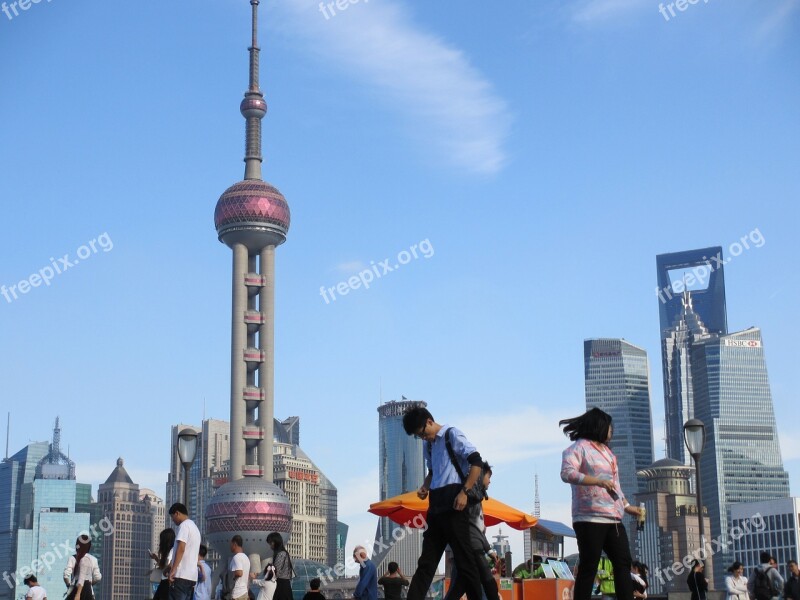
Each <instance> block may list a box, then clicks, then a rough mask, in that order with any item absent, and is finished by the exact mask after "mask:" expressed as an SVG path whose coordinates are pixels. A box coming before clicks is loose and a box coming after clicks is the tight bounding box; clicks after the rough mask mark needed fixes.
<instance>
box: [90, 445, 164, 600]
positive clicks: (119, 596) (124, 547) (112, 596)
mask: <svg viewBox="0 0 800 600" xmlns="http://www.w3.org/2000/svg"><path fill="white" fill-rule="evenodd" d="M97 501H98V503H99V504H100V506H101V507H102V509H103V513H104V514H105V516H106V518H107V519H108V520H109V521H110V522H111V524H112V525H113V527H114V529H113V533H112V534H111V535H108V536H106V538H105V540H104V544H103V568H104V572H103V579H102V581H101V582H100V586H99V587H100V588H101V592H100V594H99V596H100V598H103V599H104V600H129V599H131V598H148V597H151V596H152V590H151V588H150V579H149V575H150V568H151V567H152V560H151V559H150V556H149V554H148V550H153V551H155V550H156V549H155V548H152V547H151V544H152V541H153V528H154V523H153V513H152V512H151V507H150V505H149V502H147V501H143V500H142V499H141V490H140V489H139V486H138V484H136V483H134V482H133V480H132V479H131V477H130V475H128V472H127V471H126V470H125V464H124V461H123V460H122V459H121V458H119V459H117V466H116V467H115V468H114V470H113V471H111V474H110V475H109V476H108V479H106V481H105V483H101V484H100V487H99V490H98V492H97Z"/></svg>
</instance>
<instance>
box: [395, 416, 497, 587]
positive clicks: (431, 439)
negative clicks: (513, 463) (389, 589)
mask: <svg viewBox="0 0 800 600" xmlns="http://www.w3.org/2000/svg"><path fill="white" fill-rule="evenodd" d="M403 429H404V430H405V432H406V434H408V435H413V436H414V437H416V438H418V439H421V440H423V441H424V456H425V463H426V466H427V467H428V474H427V475H426V476H425V481H424V482H423V483H422V485H421V486H420V488H419V490H417V496H419V498H421V499H424V498H428V496H429V495H430V501H429V505H428V513H427V517H426V520H427V524H428V527H427V529H425V533H423V534H422V553H421V555H420V557H419V560H418V561H417V571H416V572H415V573H414V576H413V577H412V578H411V585H410V586H409V588H408V600H424V598H425V597H426V596H427V595H428V590H429V588H430V586H431V582H432V581H433V576H434V574H435V573H436V567H437V566H438V565H439V561H440V560H441V558H442V555H443V554H444V550H445V548H446V547H447V545H448V544H449V545H450V549H451V550H452V551H453V558H454V559H455V562H456V567H457V569H458V573H459V577H460V578H461V579H463V581H464V590H465V591H466V593H467V598H468V599H469V600H481V596H482V589H481V582H480V577H479V575H478V572H479V571H478V566H477V565H476V564H475V557H474V553H473V552H472V545H471V543H470V529H471V528H470V523H469V511H467V510H465V509H466V508H467V505H468V504H469V503H470V501H472V503H475V502H480V500H481V498H479V497H475V493H474V486H475V484H476V483H477V482H478V479H479V478H480V476H481V466H482V465H483V459H482V458H481V455H480V453H479V452H478V450H477V449H476V448H475V446H474V445H473V444H472V443H471V442H470V441H469V440H468V439H467V437H466V436H465V435H464V434H463V433H462V432H461V431H459V430H458V429H456V428H455V427H448V426H446V425H440V424H439V423H437V422H436V421H434V420H433V416H432V415H431V413H430V412H428V409H426V408H424V407H421V406H418V407H414V408H411V409H409V410H407V411H406V413H405V414H404V415H403Z"/></svg>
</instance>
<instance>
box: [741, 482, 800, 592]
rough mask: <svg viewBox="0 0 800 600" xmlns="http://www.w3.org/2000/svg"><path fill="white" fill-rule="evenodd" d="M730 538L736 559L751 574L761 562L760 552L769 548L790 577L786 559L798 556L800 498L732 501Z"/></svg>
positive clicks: (783, 575)
mask: <svg viewBox="0 0 800 600" xmlns="http://www.w3.org/2000/svg"><path fill="white" fill-rule="evenodd" d="M730 511H731V522H730V525H731V528H730V532H729V533H730V539H731V542H732V545H733V556H734V560H738V561H739V562H741V563H742V564H743V565H744V569H745V570H744V572H745V574H746V575H749V574H750V573H752V572H753V569H754V568H755V567H757V566H758V565H759V564H761V561H760V559H759V555H760V554H761V552H762V551H764V552H769V553H770V554H772V555H773V556H774V557H775V560H776V561H777V562H778V567H777V568H778V571H780V573H781V576H782V577H783V578H784V579H786V578H787V577H788V575H789V573H787V572H786V563H787V562H789V561H790V560H798V559H800V557H799V556H798V547H800V546H798V544H800V498H795V497H792V498H778V499H775V500H763V501H761V502H742V503H739V504H732V505H731V507H730Z"/></svg>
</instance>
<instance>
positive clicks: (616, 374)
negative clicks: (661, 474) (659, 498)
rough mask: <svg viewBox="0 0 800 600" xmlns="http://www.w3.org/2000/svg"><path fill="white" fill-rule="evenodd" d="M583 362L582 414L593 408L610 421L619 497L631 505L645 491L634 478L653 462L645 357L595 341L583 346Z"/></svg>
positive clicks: (619, 343)
mask: <svg viewBox="0 0 800 600" xmlns="http://www.w3.org/2000/svg"><path fill="white" fill-rule="evenodd" d="M583 359H584V375H585V383H586V408H587V410H588V409H589V408H593V407H597V408H599V409H600V410H603V411H605V412H607V413H608V414H609V415H611V418H612V419H613V420H614V433H613V436H612V438H611V444H610V447H611V449H612V451H613V452H614V455H615V456H616V457H617V464H618V467H619V479H620V485H621V486H622V493H623V494H625V497H626V498H628V500H629V501H631V502H632V501H633V496H634V494H635V493H636V492H639V491H642V490H643V489H644V488H643V484H641V483H640V481H639V480H638V479H637V477H636V472H637V471H639V470H641V469H644V468H645V467H647V466H649V465H650V464H652V462H653V435H652V430H653V424H652V419H651V417H650V376H649V364H648V360H647V352H645V351H644V350H643V349H642V348H639V347H638V346H634V345H633V344H631V343H630V342H627V341H625V340H622V339H615V338H600V339H591V340H585V341H584V343H583Z"/></svg>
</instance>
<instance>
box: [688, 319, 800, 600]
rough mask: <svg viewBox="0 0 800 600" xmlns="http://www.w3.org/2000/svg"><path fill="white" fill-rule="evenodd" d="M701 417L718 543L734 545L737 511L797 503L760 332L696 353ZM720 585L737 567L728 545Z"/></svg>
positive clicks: (706, 495)
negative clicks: (782, 501)
mask: <svg viewBox="0 0 800 600" xmlns="http://www.w3.org/2000/svg"><path fill="white" fill-rule="evenodd" d="M692 377H693V383H694V390H695V392H694V394H695V411H694V414H695V417H696V418H698V419H700V420H701V421H703V423H704V424H705V427H706V445H705V449H704V450H703V454H702V455H701V458H700V472H701V483H702V487H703V490H702V492H703V502H704V503H705V504H706V506H707V508H708V513H709V517H710V519H711V532H710V533H711V539H717V538H727V536H728V533H729V520H730V507H731V505H732V504H736V503H740V502H757V501H761V500H771V499H775V498H786V497H788V496H789V475H788V473H787V472H786V471H784V469H783V460H782V458H781V449H780V444H779V442H778V433H777V429H776V424H775V414H774V412H773V405H772V394H771V392H770V386H769V379H768V377H767V366H766V362H765V359H764V345H763V342H762V340H761V331H760V330H759V329H757V328H755V327H752V328H750V329H746V330H744V331H739V332H737V333H731V334H729V335H724V336H719V337H716V336H715V337H712V338H710V339H708V340H706V341H704V342H698V343H696V344H695V345H694V346H693V348H692ZM721 558H722V560H721V561H717V568H716V569H715V572H714V579H715V582H716V584H717V587H721V586H722V584H723V576H724V571H723V569H722V567H723V565H727V564H730V562H732V561H733V554H732V552H731V550H730V546H725V547H724V548H723V551H722V553H721Z"/></svg>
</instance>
